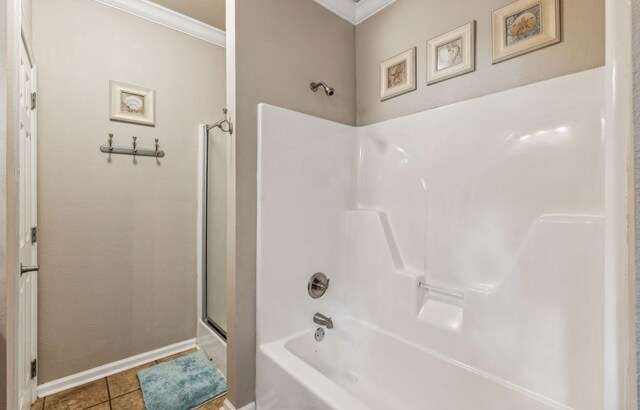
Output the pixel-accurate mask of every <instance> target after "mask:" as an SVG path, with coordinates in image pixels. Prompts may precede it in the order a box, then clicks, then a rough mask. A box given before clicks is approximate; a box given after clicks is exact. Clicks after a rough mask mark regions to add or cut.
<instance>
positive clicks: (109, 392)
mask: <svg viewBox="0 0 640 410" xmlns="http://www.w3.org/2000/svg"><path fill="white" fill-rule="evenodd" d="M104 379H105V380H106V381H107V397H109V403H111V388H110V387H109V378H108V377H105V378H104ZM109 407H111V404H109Z"/></svg>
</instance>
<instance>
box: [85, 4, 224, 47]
mask: <svg viewBox="0 0 640 410" xmlns="http://www.w3.org/2000/svg"><path fill="white" fill-rule="evenodd" d="M95 1H97V2H98V3H102V4H104V5H107V6H110V7H113V8H115V9H118V10H121V11H124V12H127V13H129V14H133V15H134V16H138V17H141V18H143V19H145V20H149V21H152V22H154V23H157V24H160V25H163V26H165V27H168V28H171V29H173V30H176V31H179V32H181V33H184V34H187V35H189V36H192V37H195V38H199V39H200V40H204V41H207V42H209V43H212V44H215V45H218V46H220V47H226V43H227V35H226V33H225V32H224V31H222V30H220V29H218V28H215V27H213V26H210V25H208V24H205V23H203V22H201V21H198V20H196V19H193V18H191V17H188V16H185V15H184V14H180V13H178V12H175V11H173V10H171V9H168V8H166V7H163V6H160V5H158V4H156V3H153V2H151V1H148V0H95Z"/></svg>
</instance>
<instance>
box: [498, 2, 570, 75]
mask: <svg viewBox="0 0 640 410" xmlns="http://www.w3.org/2000/svg"><path fill="white" fill-rule="evenodd" d="M491 21H492V35H493V64H496V63H499V62H502V61H505V60H508V59H510V58H513V57H517V56H520V55H523V54H526V53H530V52H532V51H535V50H539V49H541V48H544V47H548V46H550V45H552V44H556V43H559V42H560V0H518V1H516V2H514V3H511V4H509V5H507V6H505V7H502V8H501V9H498V10H496V11H494V12H493V14H492V19H491Z"/></svg>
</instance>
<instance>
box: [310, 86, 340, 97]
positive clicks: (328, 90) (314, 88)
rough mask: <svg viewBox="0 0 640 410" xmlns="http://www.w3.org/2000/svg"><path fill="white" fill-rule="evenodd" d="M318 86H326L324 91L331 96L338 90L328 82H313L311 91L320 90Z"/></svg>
mask: <svg viewBox="0 0 640 410" xmlns="http://www.w3.org/2000/svg"><path fill="white" fill-rule="evenodd" d="M318 87H322V88H324V93H325V94H327V96H329V97H331V96H332V95H333V94H334V93H335V92H336V90H334V89H333V88H331V87H329V86H328V85H327V84H325V83H322V82H321V83H311V91H313V92H314V93H315V92H316V91H318Z"/></svg>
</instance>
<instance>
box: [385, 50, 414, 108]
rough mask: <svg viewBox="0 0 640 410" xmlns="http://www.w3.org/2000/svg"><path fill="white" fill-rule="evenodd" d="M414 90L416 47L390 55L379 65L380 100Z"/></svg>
mask: <svg viewBox="0 0 640 410" xmlns="http://www.w3.org/2000/svg"><path fill="white" fill-rule="evenodd" d="M415 90H416V48H415V47H413V48H410V49H409V50H407V51H405V52H404V53H402V54H399V55H397V56H395V57H392V58H390V59H388V60H387V61H385V62H384V63H382V64H381V65H380V99H381V100H382V101H385V100H388V99H389V98H393V97H397V96H399V95H401V94H405V93H408V92H410V91H415Z"/></svg>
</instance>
